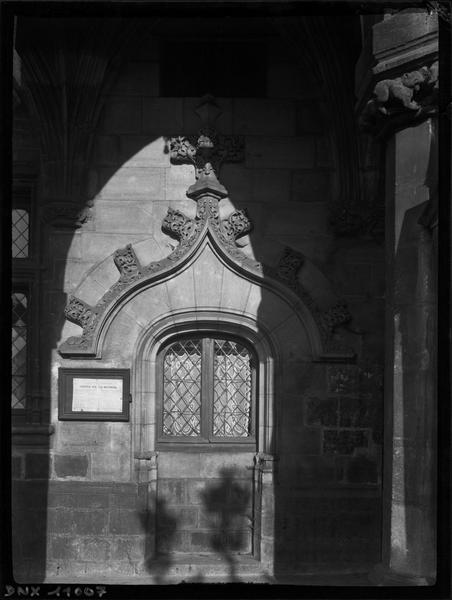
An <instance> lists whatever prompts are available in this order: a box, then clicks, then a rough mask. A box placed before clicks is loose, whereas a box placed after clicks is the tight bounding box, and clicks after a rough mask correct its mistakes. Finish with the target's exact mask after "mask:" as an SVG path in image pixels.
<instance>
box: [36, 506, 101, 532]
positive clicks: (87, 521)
mask: <svg viewBox="0 0 452 600" xmlns="http://www.w3.org/2000/svg"><path fill="white" fill-rule="evenodd" d="M47 523H48V530H49V531H50V532H53V533H56V534H61V535H62V534H76V535H101V534H105V533H107V526H108V513H107V512H106V511H104V510H97V509H96V510H93V509H89V510H74V509H59V508H57V509H54V508H51V509H49V511H48V517H47Z"/></svg>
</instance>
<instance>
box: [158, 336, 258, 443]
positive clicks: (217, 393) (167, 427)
mask: <svg viewBox="0 0 452 600" xmlns="http://www.w3.org/2000/svg"><path fill="white" fill-rule="evenodd" d="M160 356H161V359H160V362H159V365H160V366H161V368H162V372H163V377H162V390H161V394H160V399H161V401H160V436H159V441H160V442H165V441H166V442H168V441H174V442H180V441H185V442H189V443H210V442H211V443H221V442H231V441H233V442H238V443H254V421H255V415H254V411H255V407H254V406H255V402H254V395H255V394H254V389H255V359H254V353H253V352H252V350H251V349H250V348H249V347H248V346H247V345H246V344H245V343H243V342H241V341H240V340H238V339H233V338H229V337H223V338H218V337H216V336H215V337H213V336H205V337H199V338H182V339H178V340H177V341H174V342H173V343H171V344H170V345H169V346H167V347H166V348H165V349H164V350H163V352H161V355H160Z"/></svg>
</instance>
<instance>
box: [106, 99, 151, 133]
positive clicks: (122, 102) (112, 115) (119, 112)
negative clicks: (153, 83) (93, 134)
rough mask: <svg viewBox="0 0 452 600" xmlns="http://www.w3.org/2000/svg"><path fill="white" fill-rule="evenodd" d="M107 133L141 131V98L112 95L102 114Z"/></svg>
mask: <svg viewBox="0 0 452 600" xmlns="http://www.w3.org/2000/svg"><path fill="white" fill-rule="evenodd" d="M101 127H102V130H103V131H105V132H106V133H139V132H140V129H141V98H130V97H120V96H118V97H111V98H110V99H109V100H107V102H106V104H105V107H104V112H103V116H102V124H101Z"/></svg>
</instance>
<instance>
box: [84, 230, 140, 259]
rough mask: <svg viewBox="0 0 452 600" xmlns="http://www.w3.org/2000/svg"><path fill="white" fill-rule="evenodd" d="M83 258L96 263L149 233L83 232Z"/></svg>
mask: <svg viewBox="0 0 452 600" xmlns="http://www.w3.org/2000/svg"><path fill="white" fill-rule="evenodd" d="M82 235H83V240H82V246H83V260H84V261H86V262H91V263H95V262H97V261H99V260H104V259H105V258H107V257H109V256H110V255H111V254H113V252H115V250H117V249H118V248H123V247H125V246H127V244H132V245H133V244H134V243H136V242H139V241H141V240H143V239H145V238H146V237H148V235H145V234H137V233H128V234H122V233H121V234H120V233H114V234H112V233H110V234H109V233H83V234H82Z"/></svg>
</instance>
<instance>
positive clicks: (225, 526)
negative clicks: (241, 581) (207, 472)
mask: <svg viewBox="0 0 452 600" xmlns="http://www.w3.org/2000/svg"><path fill="white" fill-rule="evenodd" d="M235 473H236V470H235V469H233V468H226V467H225V468H223V469H221V471H220V478H221V481H220V482H219V483H217V484H216V485H212V486H207V488H206V489H205V490H204V491H203V492H202V494H201V498H202V501H203V505H204V508H205V510H206V512H207V513H208V514H210V515H212V516H213V517H214V518H215V522H216V523H217V524H218V525H217V530H216V531H214V532H213V533H212V534H211V539H210V545H211V548H212V550H214V551H215V552H218V553H219V554H220V555H221V556H222V557H223V558H224V559H225V561H226V562H227V564H228V565H229V581H231V582H234V581H238V579H237V575H236V558H235V555H236V554H237V553H238V552H240V550H245V549H246V548H247V547H248V548H249V543H248V540H247V539H246V535H247V532H246V530H244V529H243V519H244V517H245V514H246V509H247V507H248V505H249V500H250V493H249V491H248V490H247V489H245V488H244V487H243V486H241V485H239V483H237V481H234V479H235Z"/></svg>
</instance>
